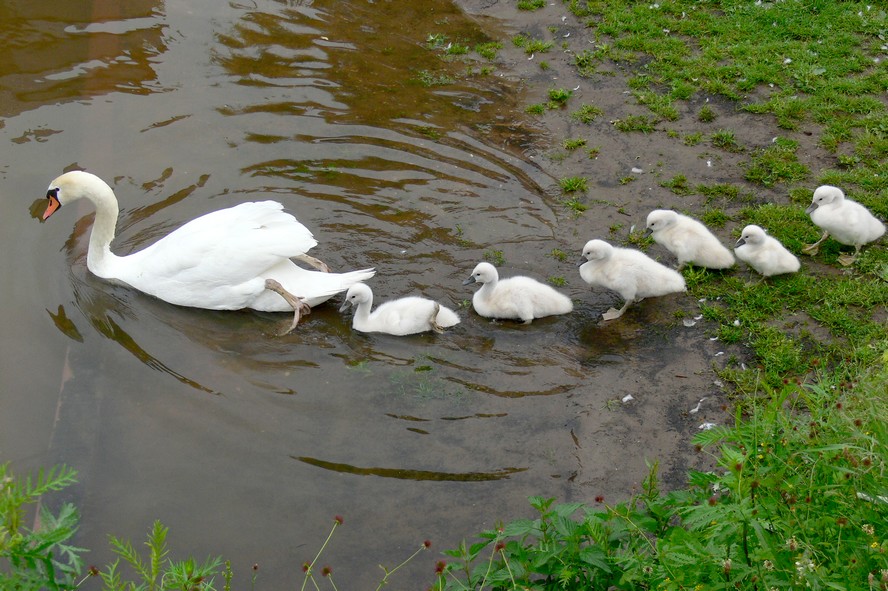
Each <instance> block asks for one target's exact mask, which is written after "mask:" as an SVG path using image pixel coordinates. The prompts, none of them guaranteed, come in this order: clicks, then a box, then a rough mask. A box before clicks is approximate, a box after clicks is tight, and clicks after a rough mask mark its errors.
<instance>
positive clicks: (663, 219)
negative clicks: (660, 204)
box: [647, 209, 678, 232]
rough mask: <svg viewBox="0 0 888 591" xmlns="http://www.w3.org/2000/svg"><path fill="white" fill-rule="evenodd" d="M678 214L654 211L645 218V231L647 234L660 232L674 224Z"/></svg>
mask: <svg viewBox="0 0 888 591" xmlns="http://www.w3.org/2000/svg"><path fill="white" fill-rule="evenodd" d="M677 219H678V214H677V213H675V212H674V211H672V210H671V209H655V210H654V211H652V212H650V213H649V214H648V217H647V229H648V231H649V232H656V231H658V230H662V229H664V228H666V227H667V226H670V225H672V224H674V223H675V220H677Z"/></svg>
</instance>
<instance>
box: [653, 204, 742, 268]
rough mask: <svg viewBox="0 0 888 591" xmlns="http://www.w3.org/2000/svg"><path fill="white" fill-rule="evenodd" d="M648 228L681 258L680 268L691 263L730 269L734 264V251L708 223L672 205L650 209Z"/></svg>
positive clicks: (661, 242) (657, 240)
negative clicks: (726, 246)
mask: <svg viewBox="0 0 888 591" xmlns="http://www.w3.org/2000/svg"><path fill="white" fill-rule="evenodd" d="M647 231H648V233H650V234H652V235H653V238H654V241H655V242H656V243H657V244H659V245H661V246H663V247H664V248H666V250H668V251H669V252H671V253H672V254H674V255H675V256H676V257H677V258H678V268H679V270H681V269H682V268H683V267H684V266H685V265H687V264H688V263H692V264H694V265H697V266H700V267H706V268H708V269H727V268H728V267H732V266H733V265H734V255H733V254H731V251H730V250H728V249H727V248H725V246H724V245H723V244H722V243H721V241H719V239H718V238H716V237H715V235H713V233H712V232H710V231H709V230H708V229H707V228H706V226H704V225H703V224H702V223H700V222H698V221H697V220H695V219H694V218H690V217H688V216H686V215H682V214H680V213H677V212H675V211H672V210H671V209H655V210H654V211H652V212H650V213H649V214H648V216H647Z"/></svg>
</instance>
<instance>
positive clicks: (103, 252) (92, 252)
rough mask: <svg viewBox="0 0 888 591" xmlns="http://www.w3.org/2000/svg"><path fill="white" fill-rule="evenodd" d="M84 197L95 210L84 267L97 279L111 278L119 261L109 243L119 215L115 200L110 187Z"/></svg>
mask: <svg viewBox="0 0 888 591" xmlns="http://www.w3.org/2000/svg"><path fill="white" fill-rule="evenodd" d="M85 197H87V198H88V199H89V200H90V201H92V203H93V205H95V208H96V219H95V221H94V222H93V227H92V231H91V232H90V235H89V251H88V252H87V255H86V266H87V267H88V268H89V270H90V271H92V272H93V273H94V274H95V275H98V276H99V277H103V278H109V277H113V274H114V266H115V263H117V261H118V260H119V259H120V257H118V256H117V255H115V254H114V253H112V252H111V241H112V240H114V231H115V229H116V227H117V215H118V213H119V209H118V206H117V198H116V197H114V192H113V191H112V190H111V188H110V187H103V188H101V189H100V190H97V191H93V192H90V193H87V194H86V195H85Z"/></svg>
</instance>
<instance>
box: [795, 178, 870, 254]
mask: <svg viewBox="0 0 888 591" xmlns="http://www.w3.org/2000/svg"><path fill="white" fill-rule="evenodd" d="M805 213H807V214H808V215H810V216H811V221H812V222H814V223H815V224H816V225H818V226H819V227H820V228H822V229H823V236H821V237H820V240H818V241H817V242H815V243H814V244H809V245H808V246H806V247H804V248H803V249H802V252H804V253H805V254H809V255H811V256H814V255H815V254H817V252H818V251H819V250H820V245H821V244H822V243H823V241H824V240H826V239H827V238H828V237H829V236H830V235H832V237H833V238H835V239H836V240H837V241H839V242H841V243H842V244H846V245H848V246H853V247H854V254H853V255H848V254H843V255H841V256H839V263H841V264H842V265H845V266H848V265H850V264H852V263H853V262H854V260H855V259H856V258H857V255H858V254H860V247H862V246H863V245H864V244H867V243H869V242H873V241H874V240H877V239H879V238H880V237H881V236H882V235H883V234H884V233H885V224H883V223H882V222H880V221H879V220H878V219H876V216H874V215H873V214H872V213H870V211H869V210H868V209H867V208H865V207H864V206H862V205H861V204H859V203H857V202H856V201H853V200H851V199H848V198H847V197H845V193H843V192H842V190H841V189H839V188H838V187H833V186H831V185H822V186H820V187H817V189H815V190H814V196H813V197H812V199H811V205H809V206H808V209H806V210H805Z"/></svg>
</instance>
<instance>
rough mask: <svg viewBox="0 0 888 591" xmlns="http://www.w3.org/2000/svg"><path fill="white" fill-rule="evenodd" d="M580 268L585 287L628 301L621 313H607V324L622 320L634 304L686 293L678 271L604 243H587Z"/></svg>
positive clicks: (610, 310)
mask: <svg viewBox="0 0 888 591" xmlns="http://www.w3.org/2000/svg"><path fill="white" fill-rule="evenodd" d="M577 266H578V267H579V268H580V276H581V277H582V278H583V280H584V281H585V282H586V283H588V284H589V285H591V286H592V287H596V286H597V287H606V288H607V289H611V290H613V291H615V292H617V293H618V294H620V297H622V298H623V300H625V303H624V304H623V307H622V308H620V309H619V310H616V309H614V308H611V309H609V310H608V311H607V312H605V313H604V314H603V315H602V318H604V319H605V320H614V319H616V318H619V317H620V316H622V315H623V312H625V311H626V308H628V307H629V305H630V304H632V303H633V302H640V301H641V300H643V299H644V298H648V297H655V296H662V295H666V294H669V293H677V292H682V291H685V290H686V289H687V288H686V286H685V280H684V277H682V276H681V274H680V273H678V272H677V271H673V270H672V269H670V268H669V267H666V266H665V265H661V264H660V263H658V262H657V261H655V260H653V259H652V258H650V257H649V256H647V255H646V254H644V253H643V252H641V251H640V250H634V249H631V248H619V247H616V246H611V245H610V244H608V243H607V242H605V241H604V240H590V241H589V242H587V243H586V246H584V247H583V256H582V257H581V258H580V260H579V262H578V263H577Z"/></svg>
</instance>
